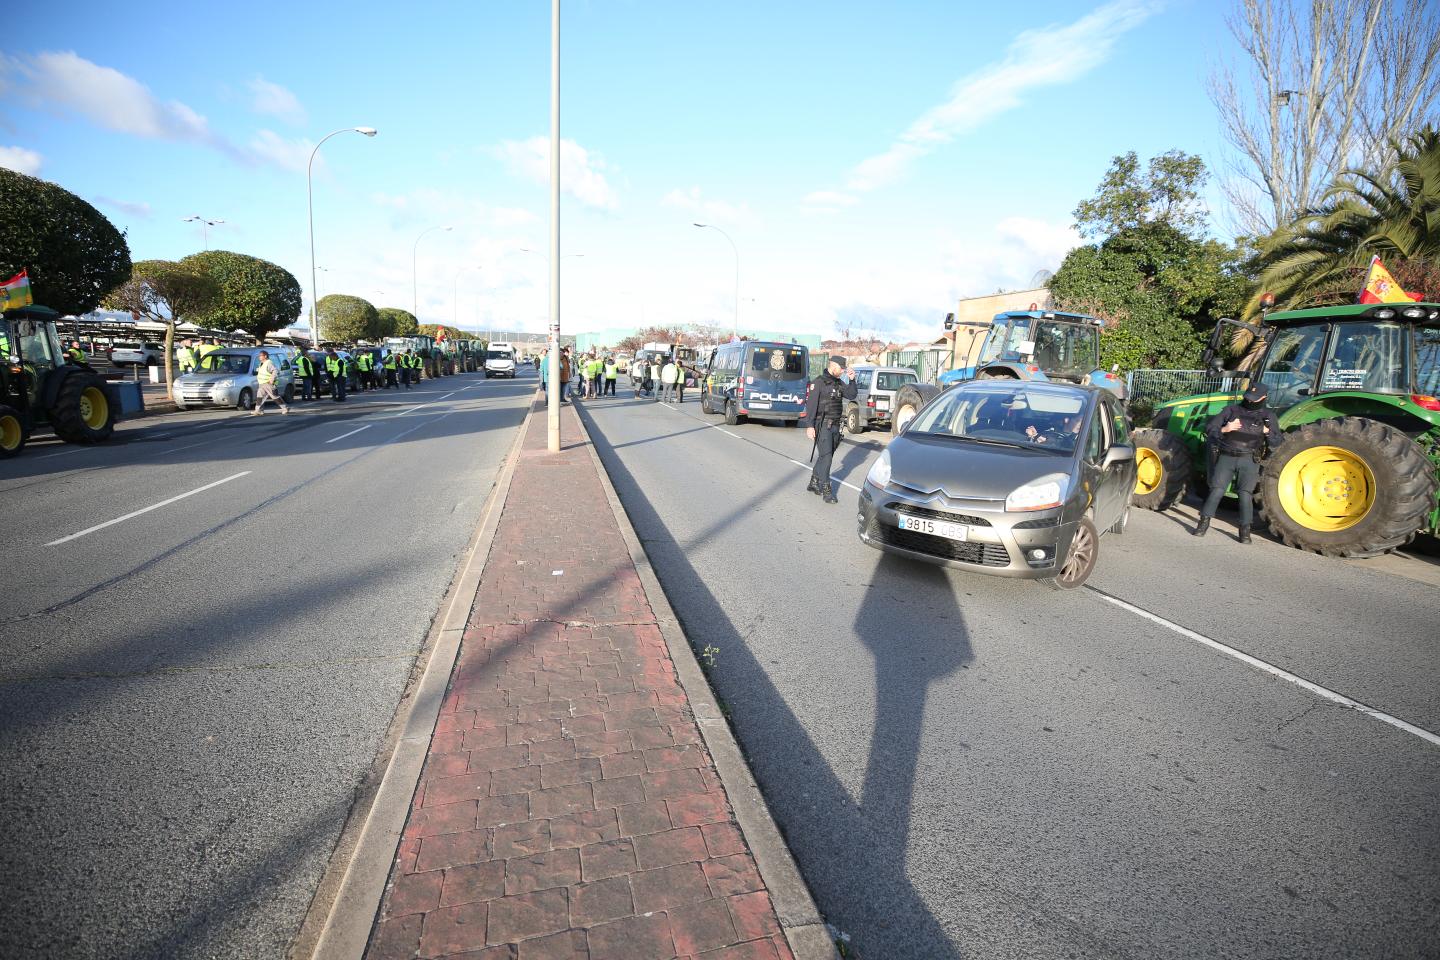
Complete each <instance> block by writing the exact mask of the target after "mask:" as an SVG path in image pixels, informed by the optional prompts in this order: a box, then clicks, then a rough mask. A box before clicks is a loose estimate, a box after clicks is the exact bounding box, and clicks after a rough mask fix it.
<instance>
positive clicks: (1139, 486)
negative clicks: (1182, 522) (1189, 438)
mask: <svg viewBox="0 0 1440 960" xmlns="http://www.w3.org/2000/svg"><path fill="white" fill-rule="evenodd" d="M1130 442H1131V443H1133V444H1134V445H1135V494H1134V496H1133V497H1132V498H1131V500H1130V502H1131V503H1133V504H1134V505H1135V506H1137V507H1140V508H1141V509H1144V510H1168V509H1170V507H1172V506H1174V505H1175V504H1176V503H1178V502H1179V501H1180V498H1181V497H1183V496H1185V485H1186V483H1187V482H1189V480H1190V470H1191V460H1190V451H1189V450H1188V449H1187V448H1186V446H1185V444H1184V442H1183V441H1181V439H1180V438H1179V437H1177V436H1175V434H1173V433H1169V432H1168V431H1165V430H1158V429H1155V428H1154V427H1144V428H1142V429H1140V430H1136V431H1135V432H1133V433H1132V434H1131V435H1130Z"/></svg>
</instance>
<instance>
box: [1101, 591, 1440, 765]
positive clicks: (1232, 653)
mask: <svg viewBox="0 0 1440 960" xmlns="http://www.w3.org/2000/svg"><path fill="white" fill-rule="evenodd" d="M1086 589H1087V590H1089V591H1090V592H1091V593H1094V594H1095V595H1096V596H1098V597H1099V598H1100V599H1102V600H1104V601H1105V602H1106V603H1110V604H1113V605H1115V606H1117V607H1119V608H1120V609H1122V610H1126V611H1128V612H1130V613H1133V614H1135V615H1136V616H1137V617H1143V618H1144V619H1146V620H1149V621H1150V622H1151V623H1154V624H1158V625H1159V626H1162V627H1164V628H1165V629H1167V630H1170V631H1173V632H1174V633H1177V634H1179V635H1180V636H1182V637H1184V638H1185V639H1187V640H1193V641H1194V642H1196V643H1198V644H1200V645H1201V646H1204V647H1209V648H1210V649H1211V650H1214V651H1215V652H1217V653H1222V654H1224V655H1225V656H1227V657H1232V658H1234V659H1235V660H1239V661H1240V662H1241V663H1243V664H1245V665H1246V666H1248V667H1254V668H1255V669H1256V670H1259V671H1261V672H1263V673H1268V674H1269V675H1270V676H1272V677H1276V678H1278V679H1280V680H1284V681H1285V682H1286V683H1293V684H1295V686H1297V687H1300V688H1301V689H1302V690H1308V691H1309V692H1311V693H1313V694H1315V695H1316V696H1317V697H1320V698H1322V699H1324V700H1328V701H1330V702H1331V703H1333V704H1335V705H1336V706H1339V707H1344V708H1345V709H1347V710H1354V711H1356V712H1357V713H1363V714H1364V715H1365V716H1367V717H1370V718H1371V719H1372V720H1379V721H1380V722H1381V723H1388V724H1389V725H1390V726H1392V727H1394V728H1395V729H1397V730H1403V731H1404V732H1406V733H1408V734H1411V735H1413V736H1416V737H1419V738H1420V739H1421V740H1424V741H1425V742H1426V743H1429V744H1430V745H1431V746H1436V747H1440V734H1434V733H1431V732H1430V731H1429V730H1425V729H1423V728H1422V727H1417V726H1415V724H1413V723H1407V722H1406V721H1404V720H1401V719H1400V718H1399V717H1395V716H1392V715H1390V714H1388V713H1386V712H1385V711H1383V710H1377V709H1375V708H1374V707H1371V706H1368V705H1366V704H1363V703H1361V702H1360V701H1359V700H1352V699H1351V698H1349V697H1347V696H1345V695H1344V694H1343V693H1336V692H1335V691H1334V690H1331V689H1330V688H1329V687H1322V686H1320V684H1318V683H1315V682H1313V681H1310V680H1306V679H1305V678H1304V677H1301V676H1297V675H1296V674H1293V673H1291V672H1290V671H1289V670H1285V669H1283V668H1281V667H1277V666H1275V664H1273V663H1269V662H1267V661H1265V660H1261V659H1260V658H1259V657H1254V656H1251V655H1250V654H1248V653H1244V652H1243V651H1240V650H1237V649H1235V648H1234V647H1232V646H1230V645H1229V644H1225V643H1221V642H1220V641H1219V640H1213V639H1211V638H1210V637H1207V636H1205V635H1204V634H1203V633H1196V632H1195V631H1194V630H1191V629H1189V628H1188V627H1182V626H1180V624H1178V623H1175V622H1173V621H1171V620H1166V619H1165V618H1164V617H1162V616H1159V615H1157V614H1154V613H1151V612H1150V611H1149V610H1146V609H1144V608H1142V607H1137V606H1135V604H1133V603H1127V602H1126V601H1124V600H1121V599H1120V598H1119V597H1112V596H1111V595H1110V594H1108V593H1106V592H1105V591H1103V590H1100V589H1098V588H1096V587H1089V586H1087V587H1086Z"/></svg>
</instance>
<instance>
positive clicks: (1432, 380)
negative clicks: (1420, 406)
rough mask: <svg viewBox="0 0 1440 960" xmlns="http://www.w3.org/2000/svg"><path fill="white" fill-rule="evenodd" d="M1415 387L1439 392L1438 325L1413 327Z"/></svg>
mask: <svg viewBox="0 0 1440 960" xmlns="http://www.w3.org/2000/svg"><path fill="white" fill-rule="evenodd" d="M1415 389H1416V390H1417V391H1418V392H1420V393H1423V394H1425V395H1426V396H1430V397H1433V396H1435V395H1436V394H1440V327H1416V328H1415Z"/></svg>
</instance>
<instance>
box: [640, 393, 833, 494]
mask: <svg viewBox="0 0 1440 960" xmlns="http://www.w3.org/2000/svg"><path fill="white" fill-rule="evenodd" d="M665 406H667V407H669V406H670V404H668V403H667V404H665ZM670 409H672V410H673V409H675V408H674V407H670ZM706 426H708V427H709V428H710V429H711V430H719V431H720V432H721V433H723V434H725V436H727V437H734V438H735V439H736V440H744V439H745V438H744V437H742V436H740V435H739V434H738V433H731V432H730V431H729V430H726V429H725V428H724V427H717V426H716V425H715V424H713V423H709V424H706ZM765 449H767V450H769V449H770V448H769V447H766V448H765ZM771 452H772V453H774V452H775V451H773V450H772V451H771ZM780 456H782V457H785V454H783V453H782V454H780ZM785 459H786V460H789V461H790V462H791V463H793V464H795V466H797V467H799V468H800V469H801V470H809V469H810V465H809V464H808V463H801V462H800V461H799V460H796V459H795V458H794V457H785ZM830 480H831V481H832V482H834V483H838V484H840V486H842V487H849V488H850V489H851V490H854V491H855V492H856V493H859V492H860V488H859V487H857V486H855V484H853V483H851V482H850V481H848V480H841V479H840V478H839V477H837V476H834V475H833V474H832V475H831V477H830Z"/></svg>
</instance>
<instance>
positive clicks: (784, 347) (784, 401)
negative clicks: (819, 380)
mask: <svg viewBox="0 0 1440 960" xmlns="http://www.w3.org/2000/svg"><path fill="white" fill-rule="evenodd" d="M809 371H810V351H809V350H808V349H806V348H805V347H803V346H801V345H800V344H798V343H772V342H768V341H764V340H740V341H737V342H735V343H726V344H721V345H720V346H718V347H716V348H715V349H713V350H712V351H710V362H709V364H708V365H707V366H706V374H705V380H704V382H703V383H702V384H701V387H700V409H701V410H702V411H703V412H705V413H720V414H724V415H725V422H726V423H728V424H730V425H732V426H733V425H735V424H737V423H741V422H742V421H744V420H746V419H750V420H776V421H779V422H782V423H798V422H799V421H800V418H801V417H803V416H804V415H805V394H806V391H807V389H808V387H809Z"/></svg>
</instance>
